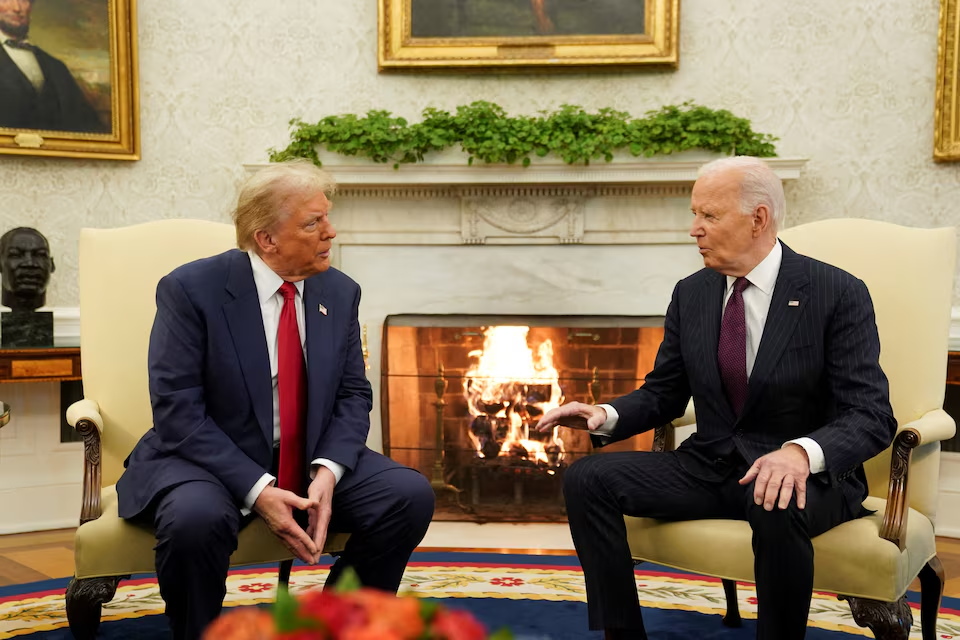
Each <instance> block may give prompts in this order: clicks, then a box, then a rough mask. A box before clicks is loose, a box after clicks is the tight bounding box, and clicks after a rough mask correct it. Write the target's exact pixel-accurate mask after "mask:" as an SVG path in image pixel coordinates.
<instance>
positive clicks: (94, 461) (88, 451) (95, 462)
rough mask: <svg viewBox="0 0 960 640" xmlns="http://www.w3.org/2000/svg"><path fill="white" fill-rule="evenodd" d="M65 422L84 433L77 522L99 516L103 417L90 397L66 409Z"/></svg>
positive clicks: (83, 521)
mask: <svg viewBox="0 0 960 640" xmlns="http://www.w3.org/2000/svg"><path fill="white" fill-rule="evenodd" d="M67 422H69V423H70V424H71V425H72V426H73V427H74V428H75V429H76V430H77V432H78V433H79V434H80V435H81V436H83V502H82V504H81V506H80V524H83V523H85V522H89V521H90V520H96V519H97V518H99V517H100V514H101V513H102V509H101V507H100V434H101V433H102V432H103V418H102V417H101V416H100V406H99V405H98V404H97V403H96V402H94V401H93V400H87V399H84V400H80V401H79V402H74V403H73V404H72V405H70V407H69V408H67Z"/></svg>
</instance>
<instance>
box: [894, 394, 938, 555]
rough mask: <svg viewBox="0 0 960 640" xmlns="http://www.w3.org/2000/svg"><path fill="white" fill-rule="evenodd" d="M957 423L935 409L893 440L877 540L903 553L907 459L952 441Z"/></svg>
mask: <svg viewBox="0 0 960 640" xmlns="http://www.w3.org/2000/svg"><path fill="white" fill-rule="evenodd" d="M954 433H956V423H955V422H954V421H953V418H951V417H950V415H949V414H948V413H947V412H946V411H944V410H943V409H934V410H933V411H930V412H928V413H925V414H924V415H923V416H921V417H920V419H918V420H914V421H913V422H910V423H908V424H906V425H904V426H903V428H901V429H900V431H899V432H898V433H897V436H896V437H895V438H894V439H893V447H892V449H891V455H890V484H889V485H888V487H887V506H886V509H885V510H884V513H883V524H882V525H881V527H880V537H881V538H883V539H885V540H889V541H890V542H892V543H894V544H895V545H897V546H898V547H899V548H900V550H901V551H902V550H903V549H904V548H905V547H906V544H907V515H908V514H909V513H910V509H909V507H910V493H909V485H908V480H909V478H910V458H911V456H912V455H913V450H914V449H916V448H917V447H919V446H921V445H925V444H932V443H935V442H939V441H941V440H947V439H949V438H952V437H953V435H954Z"/></svg>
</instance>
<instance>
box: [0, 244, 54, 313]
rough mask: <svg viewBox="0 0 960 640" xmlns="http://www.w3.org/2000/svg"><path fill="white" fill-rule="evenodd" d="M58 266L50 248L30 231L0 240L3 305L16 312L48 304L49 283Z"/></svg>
mask: <svg viewBox="0 0 960 640" xmlns="http://www.w3.org/2000/svg"><path fill="white" fill-rule="evenodd" d="M55 269H56V266H55V265H54V263H53V258H52V257H51V256H50V244H49V243H48V242H47V239H46V238H45V237H43V234H42V233H40V232H39V231H37V230H36V229H31V228H30V227H17V228H16V229H11V230H10V231H7V232H6V233H5V234H3V236H0V275H2V278H3V293H2V297H0V303H2V304H3V305H4V306H6V307H10V308H11V309H12V310H13V311H33V310H34V309H37V308H38V307H42V306H43V305H44V304H46V298H47V283H48V282H50V274H51V273H53V272H54V270H55Z"/></svg>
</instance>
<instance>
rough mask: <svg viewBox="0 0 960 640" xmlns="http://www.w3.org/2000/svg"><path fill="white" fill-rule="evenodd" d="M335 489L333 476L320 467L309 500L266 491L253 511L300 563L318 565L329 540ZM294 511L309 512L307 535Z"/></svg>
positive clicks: (311, 485)
mask: <svg viewBox="0 0 960 640" xmlns="http://www.w3.org/2000/svg"><path fill="white" fill-rule="evenodd" d="M335 486H336V479H335V477H334V475H333V472H332V471H330V470H329V469H327V468H326V467H322V466H321V467H320V468H319V469H317V475H316V477H315V478H314V479H313V481H312V482H311V483H310V487H309V488H308V489H307V497H306V498H303V497H301V496H298V495H297V494H295V493H293V492H292V491H287V490H285V489H278V488H277V487H267V488H265V489H264V490H263V491H261V492H260V495H259V496H258V497H257V501H256V502H255V503H254V505H253V510H254V511H256V512H257V515H259V516H260V517H261V518H263V520H264V522H266V523H267V526H268V527H269V528H270V531H272V532H273V533H274V535H276V536H277V537H278V538H280V540H281V541H282V542H283V544H284V545H285V546H286V547H287V548H288V549H289V550H290V552H291V553H292V554H293V555H294V556H295V557H296V558H297V559H298V560H301V561H302V562H305V563H306V564H316V563H317V562H318V561H319V560H320V556H321V555H322V554H323V545H324V543H325V542H326V539H327V527H328V525H329V524H330V516H331V515H332V514H333V490H334V487H335ZM294 509H299V510H300V511H306V512H307V515H308V518H309V520H308V526H307V530H306V531H304V530H303V528H302V527H301V526H300V525H299V524H297V521H296V520H295V519H294V517H293V511H294Z"/></svg>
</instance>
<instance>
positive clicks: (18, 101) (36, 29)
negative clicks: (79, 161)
mask: <svg viewBox="0 0 960 640" xmlns="http://www.w3.org/2000/svg"><path fill="white" fill-rule="evenodd" d="M21 19H22V18H21ZM26 20H27V23H26V29H24V30H23V31H22V32H21V33H19V34H18V33H7V34H5V33H4V31H3V30H2V29H0V153H3V154H13V155H31V156H48V157H50V156H53V157H62V158H98V159H104V160H139V159H140V105H139V89H138V78H137V15H136V0H64V1H62V2H60V3H56V6H55V5H54V3H42V2H37V3H36V4H35V5H34V6H33V7H32V12H30V13H29V14H27V18H26ZM15 26H16V25H15ZM19 26H20V27H21V28H22V27H23V25H22V24H21V25H19ZM8 28H11V27H9V26H8ZM17 37H18V38H19V39H16V40H15V39H14V38H17ZM24 69H26V71H24Z"/></svg>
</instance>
